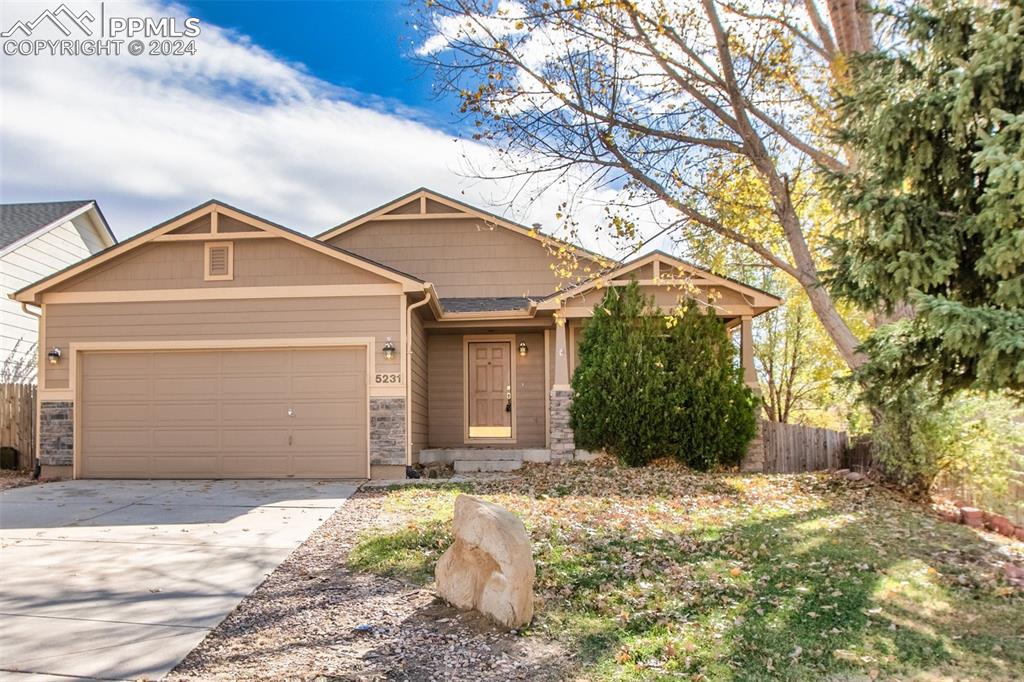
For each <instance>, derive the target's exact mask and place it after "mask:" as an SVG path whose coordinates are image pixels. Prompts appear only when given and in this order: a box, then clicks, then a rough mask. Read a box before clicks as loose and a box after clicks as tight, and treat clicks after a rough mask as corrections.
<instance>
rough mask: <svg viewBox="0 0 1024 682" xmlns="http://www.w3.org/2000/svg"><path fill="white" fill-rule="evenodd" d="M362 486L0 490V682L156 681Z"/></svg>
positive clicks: (79, 485)
mask: <svg viewBox="0 0 1024 682" xmlns="http://www.w3.org/2000/svg"><path fill="white" fill-rule="evenodd" d="M355 490H356V484H355V483H347V482H338V481H329V482H328V481H324V482H316V481H66V482H60V483H47V484H44V485H39V486H31V487H27V488H17V489H14V490H7V491H4V492H2V493H0V528H2V530H0V622H2V623H3V627H2V628H0V678H2V679H21V677H22V675H19V674H17V673H19V672H20V673H35V674H39V675H50V676H58V677H56V678H55V679H60V677H59V676H68V677H85V678H98V679H115V680H121V679H137V678H140V677H141V678H158V677H160V676H162V675H163V674H165V673H167V672H168V671H169V670H170V669H171V668H173V667H174V666H175V665H176V664H177V663H178V662H179V661H181V659H182V658H184V657H185V655H186V654H187V653H188V652H189V651H191V650H192V648H193V647H195V646H196V645H197V644H198V643H199V642H200V641H201V640H202V639H203V637H205V636H206V633H207V632H208V631H209V630H210V629H212V628H214V627H215V626H216V625H217V624H218V623H220V621H221V620H223V619H224V617H225V616H227V615H228V613H230V612H231V610H232V609H233V608H234V607H235V606H236V605H237V604H238V602H240V601H241V600H242V598H244V597H245V596H246V595H248V594H249V593H250V592H252V591H253V589H255V588H256V586H257V585H259V584H260V582H262V581H263V579H264V578H265V577H266V576H267V575H268V574H269V573H270V572H272V571H273V570H274V568H275V567H277V565H278V564H279V563H281V561H283V560H284V559H285V557H287V556H288V555H289V554H290V553H291V551H292V550H293V549H295V548H296V547H297V546H298V545H300V544H301V543H302V542H303V541H304V540H305V539H306V538H307V537H309V535H310V534H311V533H312V532H313V531H314V530H315V529H316V528H317V527H319V526H320V524H321V523H322V522H324V521H325V520H327V518H328V517H329V516H330V515H331V514H332V513H333V512H334V510H335V509H337V508H338V507H339V506H340V505H341V504H343V503H344V501H345V500H346V499H348V497H349V496H350V495H352V493H353V492H355ZM25 678H26V679H30V678H34V675H26V676H25Z"/></svg>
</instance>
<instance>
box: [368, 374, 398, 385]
mask: <svg viewBox="0 0 1024 682" xmlns="http://www.w3.org/2000/svg"><path fill="white" fill-rule="evenodd" d="M401 381H402V375H401V374H398V373H397V372H395V373H391V374H375V375H374V379H373V382H374V383H375V384H398V383H401Z"/></svg>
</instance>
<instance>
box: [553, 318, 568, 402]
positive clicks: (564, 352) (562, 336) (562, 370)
mask: <svg viewBox="0 0 1024 682" xmlns="http://www.w3.org/2000/svg"><path fill="white" fill-rule="evenodd" d="M565 327H566V321H565V318H563V317H561V316H558V317H556V318H555V385H554V388H555V389H564V390H568V389H569V349H568V344H567V343H566V333H565Z"/></svg>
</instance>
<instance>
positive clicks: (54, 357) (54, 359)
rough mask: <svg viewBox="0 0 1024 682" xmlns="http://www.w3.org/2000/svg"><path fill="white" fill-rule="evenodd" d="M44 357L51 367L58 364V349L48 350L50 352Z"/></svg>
mask: <svg viewBox="0 0 1024 682" xmlns="http://www.w3.org/2000/svg"><path fill="white" fill-rule="evenodd" d="M46 357H47V359H49V361H50V364H51V365H56V364H57V363H58V362H60V348H57V347H56V346H54V347H53V348H51V349H50V352H49V353H47V354H46Z"/></svg>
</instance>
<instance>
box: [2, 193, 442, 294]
mask: <svg viewBox="0 0 1024 682" xmlns="http://www.w3.org/2000/svg"><path fill="white" fill-rule="evenodd" d="M212 213H218V214H223V215H226V216H230V217H231V218H234V219H236V220H239V221H241V222H243V223H246V224H248V225H250V226H252V227H255V228H257V229H258V230H262V231H266V232H273V233H275V234H277V235H278V236H280V237H282V238H284V239H287V240H289V241H292V242H294V243H296V244H299V245H301V246H305V247H307V248H310V249H312V250H314V251H318V252H320V253H323V254H325V255H328V256H331V257H333V258H337V259H338V260H341V261H344V262H346V263H349V264H350V265H355V266H356V267H360V268H362V269H364V270H368V271H370V272H373V273H375V274H378V275H380V276H382V277H385V278H386V279H390V280H392V281H394V282H397V283H399V284H401V285H402V286H403V289H404V290H407V291H423V289H424V288H425V287H427V286H428V285H427V283H425V282H424V281H423V280H421V279H419V278H417V277H415V276H413V275H410V274H407V273H404V272H401V271H399V270H396V269H394V268H392V267H389V266H387V265H384V264H383V263H378V262H376V261H373V260H370V259H369V258H364V257H363V256H360V255H358V254H355V253H352V252H351V251H346V250H345V249H342V248H340V247H337V246H334V245H332V244H326V243H324V242H321V241H318V240H316V239H314V238H312V237H308V236H306V235H304V234H302V233H301V232H296V231H295V230H292V229H289V228H287V227H284V226H283V225H278V224H277V223H274V222H271V221H269V220H266V219H264V218H260V217H259V216H256V215H254V214H252V213H248V212H246V211H243V210H241V209H239V208H235V207H234V206H231V205H229V204H225V203H223V202H221V201H218V200H216V199H211V200H209V201H207V202H205V203H202V204H200V205H199V206H196V207H195V208H191V209H189V210H187V211H185V212H184V213H181V214H179V215H177V216H175V217H173V218H171V219H170V220H165V221H164V222H162V223H160V224H158V225H155V226H153V227H151V228H150V229H148V230H145V231H144V232H140V233H139V234H137V235H135V236H134V237H131V238H130V239H127V240H125V241H123V242H121V243H120V244H116V245H114V246H111V247H110V248H107V249H104V250H103V251H99V252H97V253H95V254H93V255H92V256H90V257H89V258H86V259H85V260H82V261H79V262H78V263H75V264H73V265H71V266H69V267H67V268H64V269H63V270H60V271H58V272H55V273H53V274H52V275H50V276H48V277H44V278H43V279H41V280H39V281H38V282H35V283H33V284H30V285H28V286H27V287H25V288H23V289H21V290H19V291H16V292H15V293H13V294H11V296H10V297H11V298H13V299H14V300H16V301H21V302H23V303H36V302H37V301H36V297H37V296H38V295H39V294H41V293H42V292H43V291H45V290H46V289H49V288H52V287H54V286H56V285H57V284H59V283H60V282H63V281H65V280H67V279H70V278H71V277H74V276H76V275H79V274H81V273H83V272H85V271H87V270H89V269H91V268H93V267H96V266H98V265H100V264H101V263H105V262H107V261H109V260H111V259H112V258H115V257H117V256H120V255H121V254H123V253H126V252H128V251H131V250H132V249H136V248H138V247H140V246H142V245H143V244H146V243H148V242H150V241H153V240H154V239H156V238H157V237H160V236H162V235H165V234H167V233H168V232H172V231H173V230H176V229H177V228H179V227H182V226H184V225H186V224H188V223H190V222H191V221H193V220H195V219H197V218H201V217H202V216H204V215H207V214H212ZM202 234H206V233H201V234H200V235H199V236H200V237H201V236H202ZM209 234H210V235H211V237H213V238H217V237H218V235H217V234H214V233H209ZM232 234H235V233H230V232H226V233H222V234H220V235H219V238H221V239H231V235H232Z"/></svg>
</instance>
